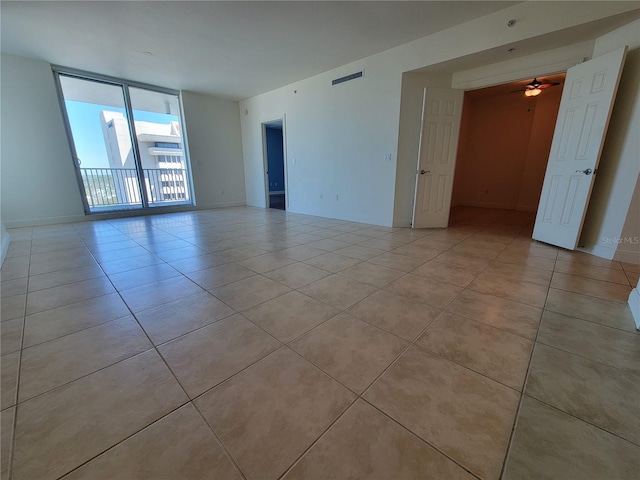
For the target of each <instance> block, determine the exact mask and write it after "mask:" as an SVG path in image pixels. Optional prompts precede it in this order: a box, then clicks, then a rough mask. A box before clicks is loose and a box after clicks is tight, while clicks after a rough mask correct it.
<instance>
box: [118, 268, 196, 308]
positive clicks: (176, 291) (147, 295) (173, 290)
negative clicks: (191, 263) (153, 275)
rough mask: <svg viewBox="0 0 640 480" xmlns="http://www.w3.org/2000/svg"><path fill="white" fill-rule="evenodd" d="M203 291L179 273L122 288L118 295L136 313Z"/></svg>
mask: <svg viewBox="0 0 640 480" xmlns="http://www.w3.org/2000/svg"><path fill="white" fill-rule="evenodd" d="M203 291H204V290H203V289H202V288H200V287H199V286H198V285H196V284H195V283H193V282H192V281H191V280H189V279H188V278H186V277H184V276H182V275H181V276H179V277H174V278H168V279H166V280H161V281H159V282H155V283H150V284H148V285H144V286H142V287H135V288H129V289H127V290H122V291H121V292H120V295H121V296H122V299H123V300H124V301H125V302H126V303H127V305H128V306H129V308H130V309H131V311H132V312H134V313H137V312H141V311H142V310H146V309H147V308H152V307H157V306H158V305H164V304H165V303H169V302H171V301H173V300H178V299H179V298H184V297H188V296H189V295H195V294H196V293H202V292H203Z"/></svg>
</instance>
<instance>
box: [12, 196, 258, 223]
mask: <svg viewBox="0 0 640 480" xmlns="http://www.w3.org/2000/svg"><path fill="white" fill-rule="evenodd" d="M244 205H246V202H221V203H213V204H209V205H197V206H192V205H189V206H187V207H185V208H184V209H181V208H179V207H178V208H177V209H173V210H169V211H168V210H165V209H164V208H162V207H157V210H156V209H154V210H152V211H150V210H145V211H140V210H120V211H115V212H104V213H95V214H92V215H69V216H65V217H49V218H31V219H28V220H9V221H6V222H5V226H6V228H20V227H37V226H41V225H56V224H59V223H78V222H86V221H91V220H108V219H111V218H120V217H131V216H138V215H152V214H165V213H172V212H180V211H182V212H184V211H194V210H210V209H214V208H227V207H242V206H244Z"/></svg>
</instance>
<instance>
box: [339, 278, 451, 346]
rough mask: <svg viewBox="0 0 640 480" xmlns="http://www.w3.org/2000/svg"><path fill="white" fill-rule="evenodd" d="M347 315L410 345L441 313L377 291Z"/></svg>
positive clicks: (434, 308) (410, 300)
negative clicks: (407, 341)
mask: <svg viewBox="0 0 640 480" xmlns="http://www.w3.org/2000/svg"><path fill="white" fill-rule="evenodd" d="M347 313H349V314H351V315H353V316H354V317H356V318H359V319H360V320H363V321H365V322H367V323H370V324H371V325H374V326H376V327H378V328H382V329H383V330H386V331H387V332H390V333H393V334H394V335H397V336H398V337H401V338H404V339H406V340H409V341H411V340H413V339H414V338H416V336H417V335H418V334H419V333H420V332H422V330H424V329H425V328H426V327H427V326H429V325H430V324H431V322H433V321H434V320H435V319H436V317H437V316H438V315H440V313H442V309H439V308H436V307H432V306H431V305H427V304H426V303H422V302H418V301H417V300H412V299H409V298H406V297H403V296H402V295H397V294H395V293H391V292H387V291H386V290H380V291H377V292H376V293H374V294H373V295H371V296H369V297H367V298H365V299H364V300H361V301H360V302H358V303H356V304H355V305H353V306H352V307H349V308H348V309H347Z"/></svg>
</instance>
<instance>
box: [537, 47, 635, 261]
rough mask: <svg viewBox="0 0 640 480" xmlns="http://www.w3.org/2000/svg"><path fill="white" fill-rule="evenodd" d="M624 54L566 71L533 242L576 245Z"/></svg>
mask: <svg viewBox="0 0 640 480" xmlns="http://www.w3.org/2000/svg"><path fill="white" fill-rule="evenodd" d="M626 53H627V47H622V48H619V49H617V50H614V51H613V52H610V53H607V54H605V55H601V56H599V57H596V58H594V59H592V60H589V61H588V62H585V63H582V64H580V65H576V66H575V67H572V68H570V69H569V70H567V76H566V78H565V83H564V90H563V91H562V99H561V100H560V110H559V111H558V120H557V121H556V129H555V133H554V135H553V142H552V143H551V151H550V153H549V162H548V164H547V172H546V174H545V177H544V184H543V186H542V194H541V195H540V203H539V205H538V214H537V216H536V223H535V226H534V229H533V238H534V240H540V241H541V242H546V243H550V244H552V245H557V246H558V247H563V248H567V249H569V250H574V249H575V248H576V246H577V245H578V240H579V238H580V231H581V230H582V224H583V222H584V216H585V213H586V211H587V205H588V204H589V197H590V196H591V188H592V187H593V181H594V175H595V172H596V169H597V168H598V163H599V161H600V153H601V152H602V145H603V143H604V137H605V134H606V132H607V126H608V125H609V118H610V117H611V110H612V109H613V101H614V99H615V96H616V91H617V89H618V83H619V81H620V74H621V73H622V65H623V64H624V59H625V56H626Z"/></svg>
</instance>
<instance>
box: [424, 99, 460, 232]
mask: <svg viewBox="0 0 640 480" xmlns="http://www.w3.org/2000/svg"><path fill="white" fill-rule="evenodd" d="M463 98H464V91H463V90H454V89H451V88H425V89H424V96H423V99H422V130H421V133H420V149H419V153H418V168H417V171H416V191H415V198H414V202H413V221H412V223H411V225H412V227H413V228H436V227H446V226H447V225H448V223H449V210H450V209H451V192H452V188H453V175H454V170H455V166H456V154H457V151H458V136H459V134H460V119H461V117H462V101H463Z"/></svg>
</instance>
